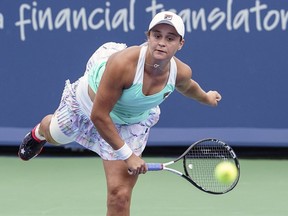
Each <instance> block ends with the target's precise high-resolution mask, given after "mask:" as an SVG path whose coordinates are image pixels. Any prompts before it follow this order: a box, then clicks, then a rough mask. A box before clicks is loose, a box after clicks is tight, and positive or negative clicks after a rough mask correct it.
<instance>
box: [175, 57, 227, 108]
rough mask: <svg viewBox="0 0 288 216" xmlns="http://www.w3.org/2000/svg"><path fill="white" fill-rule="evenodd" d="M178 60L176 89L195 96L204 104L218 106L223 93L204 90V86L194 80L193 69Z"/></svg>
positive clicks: (190, 96) (192, 96)
mask: <svg viewBox="0 0 288 216" xmlns="http://www.w3.org/2000/svg"><path fill="white" fill-rule="evenodd" d="M176 62H177V79H176V89H177V90H178V91H179V92H180V93H181V94H183V95H185V96H186V97H189V98H193V99H195V100H197V101H199V102H201V103H203V104H207V105H210V106H217V104H218V102H219V101H220V100H221V95H220V94H219V93H218V92H217V91H208V92H206V91H204V90H203V89H202V87H201V86H200V85H199V84H198V83H197V82H196V81H195V80H193V79H192V78H191V77H192V69H191V68H190V67H189V66H188V65H186V64H184V63H183V62H181V61H179V60H176Z"/></svg>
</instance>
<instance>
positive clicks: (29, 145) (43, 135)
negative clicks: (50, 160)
mask: <svg viewBox="0 0 288 216" xmlns="http://www.w3.org/2000/svg"><path fill="white" fill-rule="evenodd" d="M72 141H73V139H72V138H69V137H67V136H66V135H65V134H63V132H62V131H61V129H60V127H59V125H58V123H57V119H56V117H55V115H52V114H50V115H47V116H45V117H44V118H43V119H42V121H41V122H40V123H39V124H38V125H36V126H35V127H34V128H33V130H32V131H30V132H29V133H28V134H27V135H26V136H25V137H24V139H23V141H22V143H21V145H20V147H19V152H18V155H19V157H20V158H21V159H22V160H26V161H27V160H30V159H32V158H34V157H36V156H37V155H38V154H40V152H41V150H42V149H43V146H44V145H45V143H46V142H49V143H50V144H55V145H59V144H66V143H69V142H72Z"/></svg>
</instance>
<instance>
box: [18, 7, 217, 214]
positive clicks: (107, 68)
mask: <svg viewBox="0 0 288 216" xmlns="http://www.w3.org/2000/svg"><path fill="white" fill-rule="evenodd" d="M184 28H185V27H184V23H183V21H182V19H181V18H180V17H179V16H178V15H176V14H174V13H171V12H167V11H165V12H161V13H158V14H157V15H156V16H155V17H154V18H153V19H152V21H151V23H150V25H149V28H148V32H147V43H145V44H143V45H141V46H133V47H129V48H127V47H126V45H125V44H118V43H114V42H109V43H106V44H104V45H102V46H101V47H100V48H98V49H97V50H96V51H95V53H94V54H93V55H92V56H91V58H90V59H89V61H88V63H87V67H86V71H85V73H84V75H83V76H82V77H81V78H79V80H77V81H76V82H74V83H72V84H71V83H70V82H69V80H67V81H66V84H65V88H64V91H63V94H62V99H61V102H60V105H59V107H58V108H57V110H56V111H55V112H54V114H50V115H47V116H45V117H44V118H43V119H42V121H41V122H40V123H39V124H38V125H37V126H35V128H34V129H33V130H32V131H31V132H29V133H28V134H27V135H26V136H25V138H24V140H23V142H22V144H21V145H20V148H19V152H18V155H19V157H20V158H21V159H23V160H30V159H31V158H33V157H36V156H37V155H38V154H39V153H40V151H41V149H42V148H43V146H44V144H45V143H46V142H49V143H51V144H55V145H59V144H67V143H70V142H73V141H76V142H78V143H79V144H81V145H83V146H84V147H85V148H87V149H90V150H92V151H94V152H96V153H97V154H98V155H99V156H100V157H101V158H102V159H103V166H104V170H105V173H106V180H107V190H108V193H107V194H108V195H107V196H108V197H107V208H108V209H107V215H109V216H112V215H117V216H122V215H123V216H124V215H125V216H127V215H130V201H131V195H132V189H133V187H134V185H135V183H136V181H137V178H138V174H144V173H145V172H146V171H147V167H146V165H145V162H144V161H143V159H141V154H142V152H143V150H144V148H145V146H146V142H147V139H148V135H149V131H150V128H151V127H152V126H153V125H155V124H156V123H157V121H158V120H159V115H160V108H159V106H158V105H159V104H161V103H162V102H163V101H164V100H165V99H166V98H167V97H168V96H169V95H170V94H171V93H172V92H173V91H174V89H175V88H176V89H177V90H178V91H179V92H181V93H182V94H183V95H185V96H187V97H189V98H192V99H195V100H197V101H199V102H201V103H203V104H206V105H211V106H216V105H217V103H218V102H219V101H220V99H221V95H220V94H219V93H218V92H217V91H208V92H205V91H204V90H203V89H202V88H201V87H200V85H199V84H198V83H197V82H196V81H194V80H193V79H191V77H192V70H191V68H190V67H189V66H188V65H186V64H185V63H183V62H182V61H181V60H179V59H177V58H176V57H175V56H174V55H175V53H176V52H177V51H178V50H180V49H181V48H182V46H183V45H184V33H185V29H184ZM128 169H129V170H130V174H128V172H127V170H128Z"/></svg>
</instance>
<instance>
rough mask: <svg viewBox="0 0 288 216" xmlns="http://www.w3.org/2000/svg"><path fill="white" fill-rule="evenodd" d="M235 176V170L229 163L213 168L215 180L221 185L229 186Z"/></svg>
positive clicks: (224, 162)
mask: <svg viewBox="0 0 288 216" xmlns="http://www.w3.org/2000/svg"><path fill="white" fill-rule="evenodd" d="M237 176H238V171H237V168H236V166H235V165H234V164H233V163H231V162H228V161H223V162H220V163H219V164H217V166H216V168H215V178H216V179H217V180H218V181H219V182H221V183H223V184H231V183H232V182H234V181H235V180H236V178H237Z"/></svg>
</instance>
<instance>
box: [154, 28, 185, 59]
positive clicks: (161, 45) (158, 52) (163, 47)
mask: <svg viewBox="0 0 288 216" xmlns="http://www.w3.org/2000/svg"><path fill="white" fill-rule="evenodd" d="M148 43H149V46H150V49H151V51H152V54H153V56H154V58H156V59H166V58H172V57H173V56H174V55H175V53H176V52H177V51H178V50H179V49H181V47H182V46H183V44H184V40H183V39H181V36H180V35H179V34H178V33H177V31H176V30H175V28H174V27H173V26H171V25H168V24H159V25H156V26H155V27H154V28H153V29H151V31H150V33H149V35H148Z"/></svg>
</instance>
